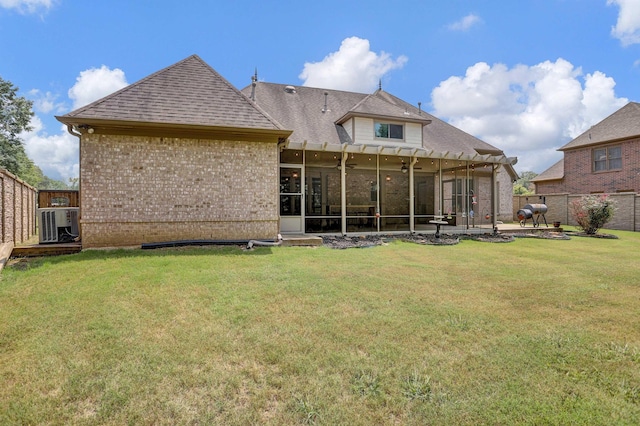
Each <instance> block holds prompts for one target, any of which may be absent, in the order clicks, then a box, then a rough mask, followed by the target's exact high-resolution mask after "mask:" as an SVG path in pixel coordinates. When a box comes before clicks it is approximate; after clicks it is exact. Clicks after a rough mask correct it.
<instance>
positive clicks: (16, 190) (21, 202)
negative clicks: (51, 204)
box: [0, 169, 37, 243]
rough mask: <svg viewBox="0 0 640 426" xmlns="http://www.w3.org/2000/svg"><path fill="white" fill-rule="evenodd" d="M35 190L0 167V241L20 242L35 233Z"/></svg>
mask: <svg viewBox="0 0 640 426" xmlns="http://www.w3.org/2000/svg"><path fill="white" fill-rule="evenodd" d="M36 194H37V190H36V189H35V188H34V187H32V186H31V185H29V184H28V183H26V182H24V181H22V180H21V179H19V178H18V177H17V176H14V175H13V174H11V173H9V172H7V171H6V170H3V169H0V209H1V210H0V231H1V232H0V243H22V242H25V241H27V240H29V239H30V238H31V237H32V236H34V235H35V233H36Z"/></svg>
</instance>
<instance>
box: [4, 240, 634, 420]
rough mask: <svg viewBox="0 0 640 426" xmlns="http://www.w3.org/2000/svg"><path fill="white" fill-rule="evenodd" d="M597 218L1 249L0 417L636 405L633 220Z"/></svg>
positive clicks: (580, 411) (433, 415)
mask: <svg viewBox="0 0 640 426" xmlns="http://www.w3.org/2000/svg"><path fill="white" fill-rule="evenodd" d="M607 232H609V231H607ZM611 232H612V233H614V232H615V231H611ZM615 233H616V234H617V235H619V236H620V239H618V240H610V239H609V240H605V239H592V238H580V237H574V238H573V239H571V240H570V241H556V240H536V239H518V240H517V241H515V242H513V243H509V244H491V243H482V242H474V241H463V242H462V243H460V244H458V245H456V246H447V247H433V246H421V245H415V244H411V243H403V242H394V243H391V244H389V245H387V246H382V247H375V248H368V249H350V250H330V249H327V248H295V247H292V248H287V247H278V248H258V249H255V250H253V251H244V250H241V249H239V248H193V249H174V250H158V251H140V250H134V251H125V250H118V251H107V252H100V251H86V252H83V253H80V254H78V255H71V256H61V257H54V258H46V259H39V260H32V261H29V262H20V263H17V264H15V265H13V266H11V267H7V268H5V270H4V271H3V272H2V275H0V424H81V425H82V424H87V425H93V424H113V425H116V424H117V425H120V424H231V425H234V424H237V425H245V424H275V425H281V424H353V425H371V424H409V425H412V424H414V425H424V424H452V425H453V424H456V425H458V424H591V425H598V424H602V425H610V424H637V423H638V420H639V419H640V315H639V314H640V304H639V302H640V284H639V281H640V280H639V279H638V276H639V273H640V255H639V254H638V247H639V246H640V234H638V233H631V232H615Z"/></svg>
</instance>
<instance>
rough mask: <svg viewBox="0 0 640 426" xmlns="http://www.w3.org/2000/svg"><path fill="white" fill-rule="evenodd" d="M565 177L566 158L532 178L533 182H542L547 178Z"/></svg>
mask: <svg viewBox="0 0 640 426" xmlns="http://www.w3.org/2000/svg"><path fill="white" fill-rule="evenodd" d="M563 177H564V159H562V160H560V161H558V162H557V163H555V164H554V165H553V166H551V167H549V168H548V169H547V170H545V171H544V172H542V173H540V174H539V175H538V176H536V177H534V178H533V179H531V182H542V181H546V180H558V179H562V178H563Z"/></svg>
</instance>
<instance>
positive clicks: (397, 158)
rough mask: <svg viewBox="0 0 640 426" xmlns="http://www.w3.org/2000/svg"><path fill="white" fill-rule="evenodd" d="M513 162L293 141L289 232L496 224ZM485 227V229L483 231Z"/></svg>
mask: <svg viewBox="0 0 640 426" xmlns="http://www.w3.org/2000/svg"><path fill="white" fill-rule="evenodd" d="M512 161H513V159H509V158H506V157H505V156H504V155H500V156H496V155H491V154H485V155H481V154H479V153H475V154H461V153H458V154H455V153H449V152H434V151H433V150H426V149H422V148H402V147H389V146H372V145H341V146H336V145H331V144H312V143H294V142H286V143H283V144H282V145H281V149H280V175H279V179H280V194H279V197H280V228H281V232H282V233H285V234H287V233H307V234H328V233H340V234H343V235H346V234H349V233H354V234H355V233H372V232H384V233H391V232H422V231H430V230H433V229H435V225H433V224H432V223H431V222H432V221H434V220H438V221H446V223H447V225H448V226H449V228H448V229H449V230H451V231H456V232H463V231H465V230H470V229H474V228H489V229H493V227H495V226H496V214H495V210H496V201H497V194H496V191H495V188H496V173H497V172H498V170H499V169H500V167H501V166H502V165H503V164H511V162H512ZM478 230H480V229H478Z"/></svg>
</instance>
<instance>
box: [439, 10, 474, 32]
mask: <svg viewBox="0 0 640 426" xmlns="http://www.w3.org/2000/svg"><path fill="white" fill-rule="evenodd" d="M480 22H482V19H480V17H479V16H476V15H474V14H473V13H470V14H469V15H467V16H465V17H464V18H462V19H460V20H459V21H456V22H454V23H453V24H449V25H448V26H447V28H449V29H450V30H452V31H468V30H469V29H470V28H471V27H473V26H474V25H475V24H479V23H480Z"/></svg>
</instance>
